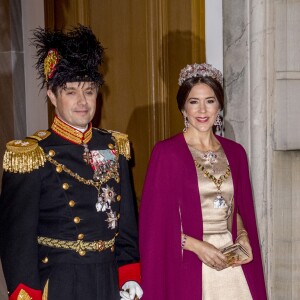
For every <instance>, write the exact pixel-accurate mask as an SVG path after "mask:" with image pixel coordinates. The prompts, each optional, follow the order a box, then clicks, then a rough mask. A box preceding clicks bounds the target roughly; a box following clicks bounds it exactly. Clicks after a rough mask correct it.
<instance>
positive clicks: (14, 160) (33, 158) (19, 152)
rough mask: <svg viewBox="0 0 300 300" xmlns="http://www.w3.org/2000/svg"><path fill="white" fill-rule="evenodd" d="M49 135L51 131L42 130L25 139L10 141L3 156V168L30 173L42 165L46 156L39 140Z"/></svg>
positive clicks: (14, 171)
mask: <svg viewBox="0 0 300 300" xmlns="http://www.w3.org/2000/svg"><path fill="white" fill-rule="evenodd" d="M49 135H50V132H48V131H45V130H41V131H38V132H36V133H35V134H34V135H33V136H30V137H27V138H26V139H24V140H13V141H10V142H8V143H7V144H6V151H5V153H4V158H3V169H4V170H5V171H7V172H11V173H29V172H32V171H33V170H36V169H38V168H40V167H42V166H43V165H44V163H45V161H46V157H45V153H44V151H43V149H42V148H41V147H40V146H39V144H38V141H40V140H42V139H44V138H46V137H47V136H49Z"/></svg>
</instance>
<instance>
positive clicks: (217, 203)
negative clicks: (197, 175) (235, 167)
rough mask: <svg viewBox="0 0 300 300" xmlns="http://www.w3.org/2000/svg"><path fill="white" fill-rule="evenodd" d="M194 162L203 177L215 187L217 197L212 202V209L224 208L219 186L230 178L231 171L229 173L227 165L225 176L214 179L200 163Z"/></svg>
mask: <svg viewBox="0 0 300 300" xmlns="http://www.w3.org/2000/svg"><path fill="white" fill-rule="evenodd" d="M194 162H195V165H196V167H197V168H198V169H200V170H201V171H202V172H203V175H204V177H207V178H208V179H210V180H211V181H212V182H213V183H214V184H215V186H216V187H217V193H218V195H217V197H216V198H215V200H214V208H224V207H226V202H225V199H224V197H223V196H222V192H221V185H222V183H223V182H224V181H225V180H226V179H227V178H228V177H229V176H230V173H231V171H230V167H229V164H228V166H227V169H226V172H225V174H223V175H221V176H220V177H219V178H216V177H215V176H214V175H212V174H210V173H209V172H208V170H206V169H205V167H204V166H203V165H202V164H201V163H199V162H198V161H196V160H194Z"/></svg>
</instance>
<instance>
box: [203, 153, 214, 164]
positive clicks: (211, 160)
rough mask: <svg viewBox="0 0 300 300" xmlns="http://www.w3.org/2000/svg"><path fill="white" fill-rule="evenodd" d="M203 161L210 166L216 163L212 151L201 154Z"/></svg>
mask: <svg viewBox="0 0 300 300" xmlns="http://www.w3.org/2000/svg"><path fill="white" fill-rule="evenodd" d="M203 159H205V160H206V161H208V162H209V163H210V164H211V165H213V164H214V163H215V162H216V159H217V154H216V153H214V152H213V151H206V152H204V153H203Z"/></svg>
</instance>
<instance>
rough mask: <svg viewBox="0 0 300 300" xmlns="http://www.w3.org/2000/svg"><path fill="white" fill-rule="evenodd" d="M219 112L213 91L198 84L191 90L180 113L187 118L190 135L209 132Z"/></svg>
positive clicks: (206, 86) (204, 85) (203, 84)
mask: <svg viewBox="0 0 300 300" xmlns="http://www.w3.org/2000/svg"><path fill="white" fill-rule="evenodd" d="M219 111H220V105H219V102H218V100H217V97H216V95H215V93H214V91H213V89H212V88H211V87H210V86H208V85H207V84H205V83H199V84H196V85H195V86H193V88H192V89H191V91H190V93H189V95H188V97H187V99H186V101H185V104H184V108H183V111H182V113H183V115H184V116H185V117H187V118H188V121H189V123H190V126H189V128H188V131H190V132H191V133H192V132H193V131H195V132H208V131H211V130H212V127H213V125H214V122H215V120H216V118H217V115H218V113H219Z"/></svg>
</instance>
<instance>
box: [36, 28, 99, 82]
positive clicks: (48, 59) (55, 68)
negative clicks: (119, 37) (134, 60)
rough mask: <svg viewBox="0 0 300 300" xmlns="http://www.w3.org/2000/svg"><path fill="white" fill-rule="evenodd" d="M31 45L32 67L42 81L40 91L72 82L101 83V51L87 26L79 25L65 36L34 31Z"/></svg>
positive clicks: (42, 30) (64, 34) (51, 32)
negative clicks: (35, 60)
mask: <svg viewBox="0 0 300 300" xmlns="http://www.w3.org/2000/svg"><path fill="white" fill-rule="evenodd" d="M31 42H32V45H34V46H35V47H36V50H37V53H36V58H37V62H36V65H35V67H36V69H37V71H38V73H39V78H40V79H42V88H43V87H44V86H45V85H47V86H48V87H60V86H63V85H65V84H66V83H67V82H75V81H79V82H80V81H92V82H94V83H95V84H96V85H98V86H100V85H102V84H103V76H102V74H101V73H100V72H99V70H98V66H99V65H100V64H101V63H102V59H103V53H104V50H103V47H102V46H101V44H100V42H99V41H98V40H97V38H96V36H95V35H94V34H93V32H92V30H91V29H90V28H89V27H86V26H83V25H78V26H76V27H72V29H71V30H70V31H68V32H67V33H64V32H63V31H61V30H54V31H51V30H48V29H43V28H37V29H35V30H34V31H33V38H32V40H31Z"/></svg>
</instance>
